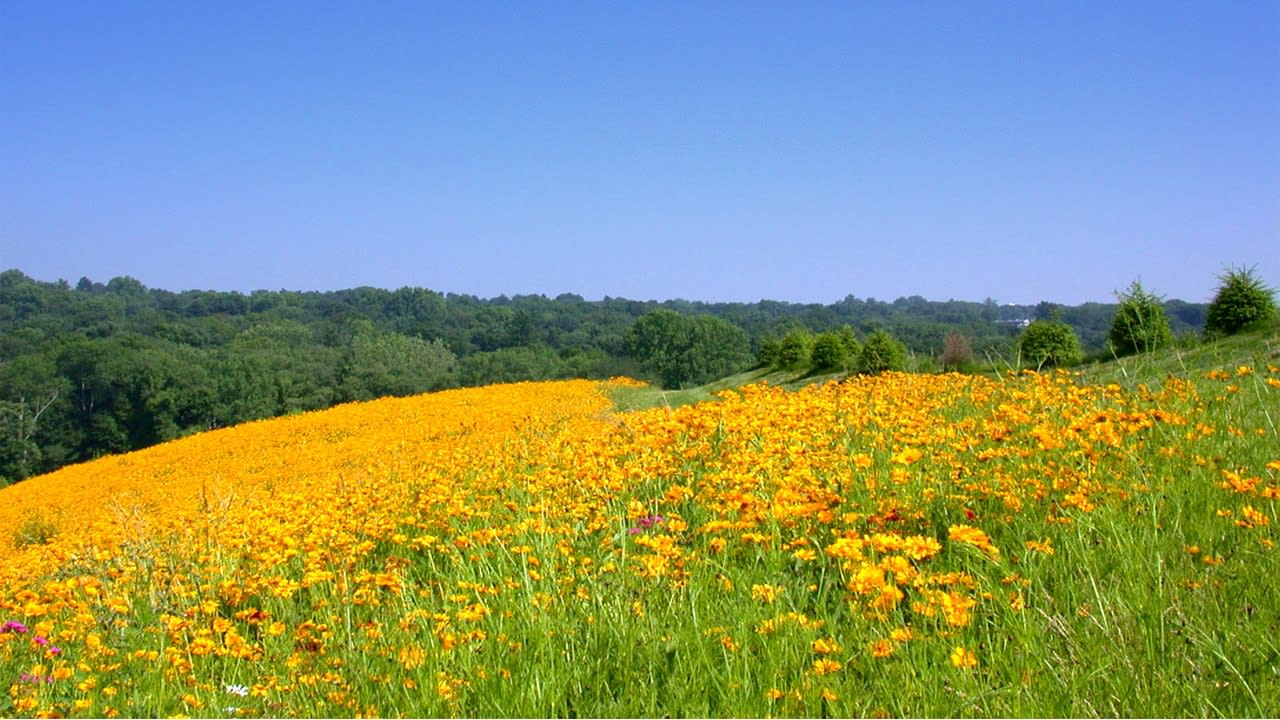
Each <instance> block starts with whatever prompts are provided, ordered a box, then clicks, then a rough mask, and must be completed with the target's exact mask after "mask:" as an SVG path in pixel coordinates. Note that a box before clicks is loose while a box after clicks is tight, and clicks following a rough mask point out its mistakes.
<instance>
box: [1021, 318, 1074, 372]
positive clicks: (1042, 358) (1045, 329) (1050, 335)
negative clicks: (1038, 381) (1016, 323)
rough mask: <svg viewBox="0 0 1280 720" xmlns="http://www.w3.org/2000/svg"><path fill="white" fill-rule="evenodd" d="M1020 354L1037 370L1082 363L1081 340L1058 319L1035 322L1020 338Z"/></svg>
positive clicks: (1069, 327) (1068, 326)
mask: <svg viewBox="0 0 1280 720" xmlns="http://www.w3.org/2000/svg"><path fill="white" fill-rule="evenodd" d="M1018 352H1019V353H1020V354H1021V355H1022V357H1023V359H1025V360H1026V361H1027V362H1029V363H1031V364H1032V365H1034V366H1035V367H1036V368H1045V367H1051V366H1064V365H1074V364H1076V363H1078V362H1080V339H1079V338H1077V337H1076V333H1075V330H1072V329H1071V326H1070V325H1068V324H1067V323H1065V322H1063V321H1061V320H1058V319H1056V317H1053V318H1050V319H1048V320H1043V319H1042V320H1035V321H1032V323H1031V324H1030V325H1028V326H1027V327H1026V329H1025V330H1023V331H1022V335H1021V336H1020V337H1019V338H1018Z"/></svg>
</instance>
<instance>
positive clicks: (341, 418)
mask: <svg viewBox="0 0 1280 720" xmlns="http://www.w3.org/2000/svg"><path fill="white" fill-rule="evenodd" d="M1230 357H1231V358H1232V359H1233V360H1234V359H1235V357H1236V356H1235V355H1231V356H1230ZM1205 370H1209V369H1208V368H1198V369H1197V370H1196V371H1195V372H1190V373H1187V374H1185V375H1181V376H1176V377H1172V378H1169V379H1168V381H1167V382H1165V383H1163V384H1161V385H1159V386H1156V385H1151V386H1148V387H1139V386H1131V387H1130V388H1126V387H1122V386H1121V385H1119V384H1108V385H1105V386H1104V385H1099V384H1087V383H1082V382H1081V378H1080V377H1079V376H1078V375H1075V374H1070V373H1055V374H1041V375H1037V374H1031V373H1027V374H1022V375H1017V376H1011V377H1001V378H984V377H966V376H960V375H905V374H892V373H891V374H886V375H882V376H876V377H854V378H850V379H848V380H847V381H845V382H841V383H824V384H812V385H807V386H805V387H802V388H800V389H798V390H795V391H785V390H783V389H781V388H777V387H770V386H763V385H758V384H757V385H748V386H745V387H743V388H741V391H740V392H731V393H726V394H723V395H722V396H721V402H717V403H700V404H692V405H687V406H683V407H677V408H671V407H667V406H665V405H659V406H657V407H654V408H652V409H650V410H646V411H638V412H627V413H620V412H616V411H613V410H611V409H610V403H609V401H608V399H607V397H606V395H607V393H618V392H621V389H620V388H619V387H618V385H625V384H626V383H622V382H619V383H615V384H613V385H610V386H600V385H597V384H594V383H590V382H583V381H575V382H563V383H529V384H519V385H509V386H493V387H489V388H480V389H475V390H463V391H447V392H442V393H438V394H434V395H425V396H419V397H415V398H407V399H399V400H381V401H375V402H371V403H365V404H356V405H347V406H341V407H338V408H335V409H332V410H329V411H324V412H319V413H314V414H308V415H301V416H295V417H289V418H282V419H277V420H272V421H264V422H260V423H253V424H250V425H245V426H241V427H237V428H231V429H228V430H224V431H218V432H214V433H208V434H205V435H200V436H195V437H191V438H187V439H184V440H180V441H176V442H173V443H169V444H166V445H162V446H158V447H155V448H151V449H149V450H145V451H141V452H138V453H133V454H130V455H124V456H119V457H113V458H106V459H103V460H100V461H96V462H94V463H89V464H85V465H81V466H76V467H71V468H65V469H63V470H61V471H59V472H56V473H53V474H50V475H47V476H43V477H39V478H34V479H32V480H29V481H27V482H25V483H22V484H20V485H18V486H14V487H10V488H6V489H4V490H2V491H0V540H6V539H10V538H11V541H12V542H13V547H12V550H11V553H10V556H9V562H8V563H6V565H5V566H4V567H3V568H0V608H2V609H3V612H4V613H5V617H3V618H0V621H2V624H0V675H2V674H7V675H8V676H9V677H11V678H13V680H12V684H11V685H10V689H9V692H8V694H7V695H6V696H5V699H4V700H3V701H0V702H2V703H3V705H0V712H3V714H5V715H35V714H39V713H55V714H63V715H83V716H112V715H115V714H124V715H161V714H163V715H175V714H198V715H220V716H236V717H240V716H263V715H267V716H313V715H326V716H352V715H356V714H362V715H396V714H404V715H411V716H435V715H465V716H481V715H483V716H503V717H513V716H567V715H592V716H612V715H629V716H659V715H690V714H693V715H704V716H721V715H734V716H747V715H750V716H760V715H766V714H771V715H793V716H795V715H804V716H818V715H838V716H847V715H870V714H882V715H1007V716H1024V715H1085V714H1090V715H1092V714H1106V715H1192V714H1195V715H1201V714H1208V713H1213V714H1232V715H1243V716H1264V715H1268V714H1271V711H1272V710H1273V709H1274V707H1276V705H1275V699H1276V698H1277V697H1280V675H1277V673H1276V672H1275V663H1276V660H1277V658H1280V642H1278V641H1277V640H1276V638H1277V635H1276V633H1275V632H1274V631H1275V629H1276V628H1278V627H1280V598H1277V596H1276V594H1275V591H1274V578H1275V577H1276V576H1277V575H1278V574H1280V555H1278V554H1277V552H1276V551H1275V543H1276V541H1277V540H1278V539H1280V538H1277V532H1276V528H1277V526H1280V515H1278V512H1277V506H1276V502H1277V499H1278V498H1280V453H1277V452H1276V450H1275V448H1276V447H1277V446H1278V445H1277V442H1276V439H1277V432H1276V429H1275V427H1274V424H1272V423H1271V419H1272V416H1271V415H1269V413H1270V409H1271V408H1274V407H1276V399H1277V398H1278V397H1280V367H1277V366H1276V365H1274V364H1268V363H1266V362H1262V363H1254V364H1241V365H1239V366H1229V367H1226V368H1213V369H1211V372H1205Z"/></svg>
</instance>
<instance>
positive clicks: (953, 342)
mask: <svg viewBox="0 0 1280 720" xmlns="http://www.w3.org/2000/svg"><path fill="white" fill-rule="evenodd" d="M939 359H940V360H941V362H942V367H943V369H944V370H953V371H957V372H972V371H973V369H974V359H973V346H972V345H970V344H969V339H968V338H966V337H965V336H964V335H961V334H960V333H958V332H956V331H955V330H952V331H951V332H949V333H947V335H946V337H944V338H943V339H942V357H941V358H939Z"/></svg>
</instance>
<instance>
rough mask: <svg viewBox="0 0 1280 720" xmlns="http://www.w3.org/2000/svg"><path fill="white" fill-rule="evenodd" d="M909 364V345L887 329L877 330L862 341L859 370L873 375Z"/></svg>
mask: <svg viewBox="0 0 1280 720" xmlns="http://www.w3.org/2000/svg"><path fill="white" fill-rule="evenodd" d="M906 366H907V346H906V345H903V344H902V343H901V342H900V341H899V340H898V339H897V338H895V337H894V336H892V335H890V334H889V333H888V332H887V331H885V330H875V331H873V332H872V333H871V334H870V335H868V336H867V339H866V341H865V342H863V343H862V353H861V354H860V355H859V357H858V371H859V372H863V373H867V374H868V375H873V374H875V373H880V372H885V371H886V370H902V369H903V368H905V367H906Z"/></svg>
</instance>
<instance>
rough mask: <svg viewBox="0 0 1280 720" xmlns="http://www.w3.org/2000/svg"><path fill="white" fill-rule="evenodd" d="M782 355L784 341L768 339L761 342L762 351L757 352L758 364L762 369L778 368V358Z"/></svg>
mask: <svg viewBox="0 0 1280 720" xmlns="http://www.w3.org/2000/svg"><path fill="white" fill-rule="evenodd" d="M781 353H782V341H781V340H778V339H777V338H771V337H767V338H764V339H763V340H761V341H760V350H759V351H758V352H756V363H757V364H759V365H760V367H766V368H771V367H777V365H778V356H779V355H780V354H781Z"/></svg>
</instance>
